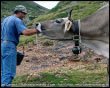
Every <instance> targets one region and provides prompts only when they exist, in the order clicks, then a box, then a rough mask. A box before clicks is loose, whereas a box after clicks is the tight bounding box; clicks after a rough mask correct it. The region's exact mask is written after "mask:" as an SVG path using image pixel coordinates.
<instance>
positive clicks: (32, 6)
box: [1, 1, 48, 17]
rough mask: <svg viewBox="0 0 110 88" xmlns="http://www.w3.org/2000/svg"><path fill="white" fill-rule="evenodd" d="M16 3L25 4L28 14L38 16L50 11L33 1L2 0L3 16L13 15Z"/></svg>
mask: <svg viewBox="0 0 110 88" xmlns="http://www.w3.org/2000/svg"><path fill="white" fill-rule="evenodd" d="M16 5H24V6H25V7H26V8H27V10H28V16H38V15H41V14H44V13H45V11H48V9H46V8H44V7H42V6H39V5H37V4H36V3H35V2H33V1H1V17H4V16H5V15H6V16H8V15H12V14H13V11H14V8H15V6H16ZM36 9H37V10H36ZM42 10H45V11H42Z"/></svg>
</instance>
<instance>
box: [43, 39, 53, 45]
mask: <svg viewBox="0 0 110 88" xmlns="http://www.w3.org/2000/svg"><path fill="white" fill-rule="evenodd" d="M43 45H44V46H53V45H54V43H53V42H52V41H50V40H46V41H45V42H44V43H43Z"/></svg>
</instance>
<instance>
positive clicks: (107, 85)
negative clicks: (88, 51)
mask: <svg viewBox="0 0 110 88" xmlns="http://www.w3.org/2000/svg"><path fill="white" fill-rule="evenodd" d="M107 72H108V77H107V82H106V87H109V58H108V59H107Z"/></svg>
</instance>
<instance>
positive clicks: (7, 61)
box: [1, 5, 41, 87]
mask: <svg viewBox="0 0 110 88" xmlns="http://www.w3.org/2000/svg"><path fill="white" fill-rule="evenodd" d="M26 15H27V10H26V8H25V7H24V6H22V5H18V6H16V7H15V10H14V15H12V16H8V17H6V18H5V19H4V20H3V22H2V24H1V84H2V87H10V86H11V85H8V84H11V83H12V80H13V79H14V77H15V75H16V58H17V50H16V46H17V45H18V43H19V37H20V35H21V34H23V35H33V34H36V33H40V32H41V24H40V23H39V25H38V27H37V28H36V29H28V28H27V27H26V26H25V25H24V23H23V21H22V20H23V18H25V16H26Z"/></svg>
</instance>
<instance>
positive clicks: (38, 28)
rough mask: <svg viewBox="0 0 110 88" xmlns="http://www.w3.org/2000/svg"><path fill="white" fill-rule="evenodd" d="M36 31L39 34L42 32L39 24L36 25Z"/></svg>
mask: <svg viewBox="0 0 110 88" xmlns="http://www.w3.org/2000/svg"><path fill="white" fill-rule="evenodd" d="M36 29H37V30H38V31H39V32H42V30H41V24H40V23H38V24H36Z"/></svg>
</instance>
